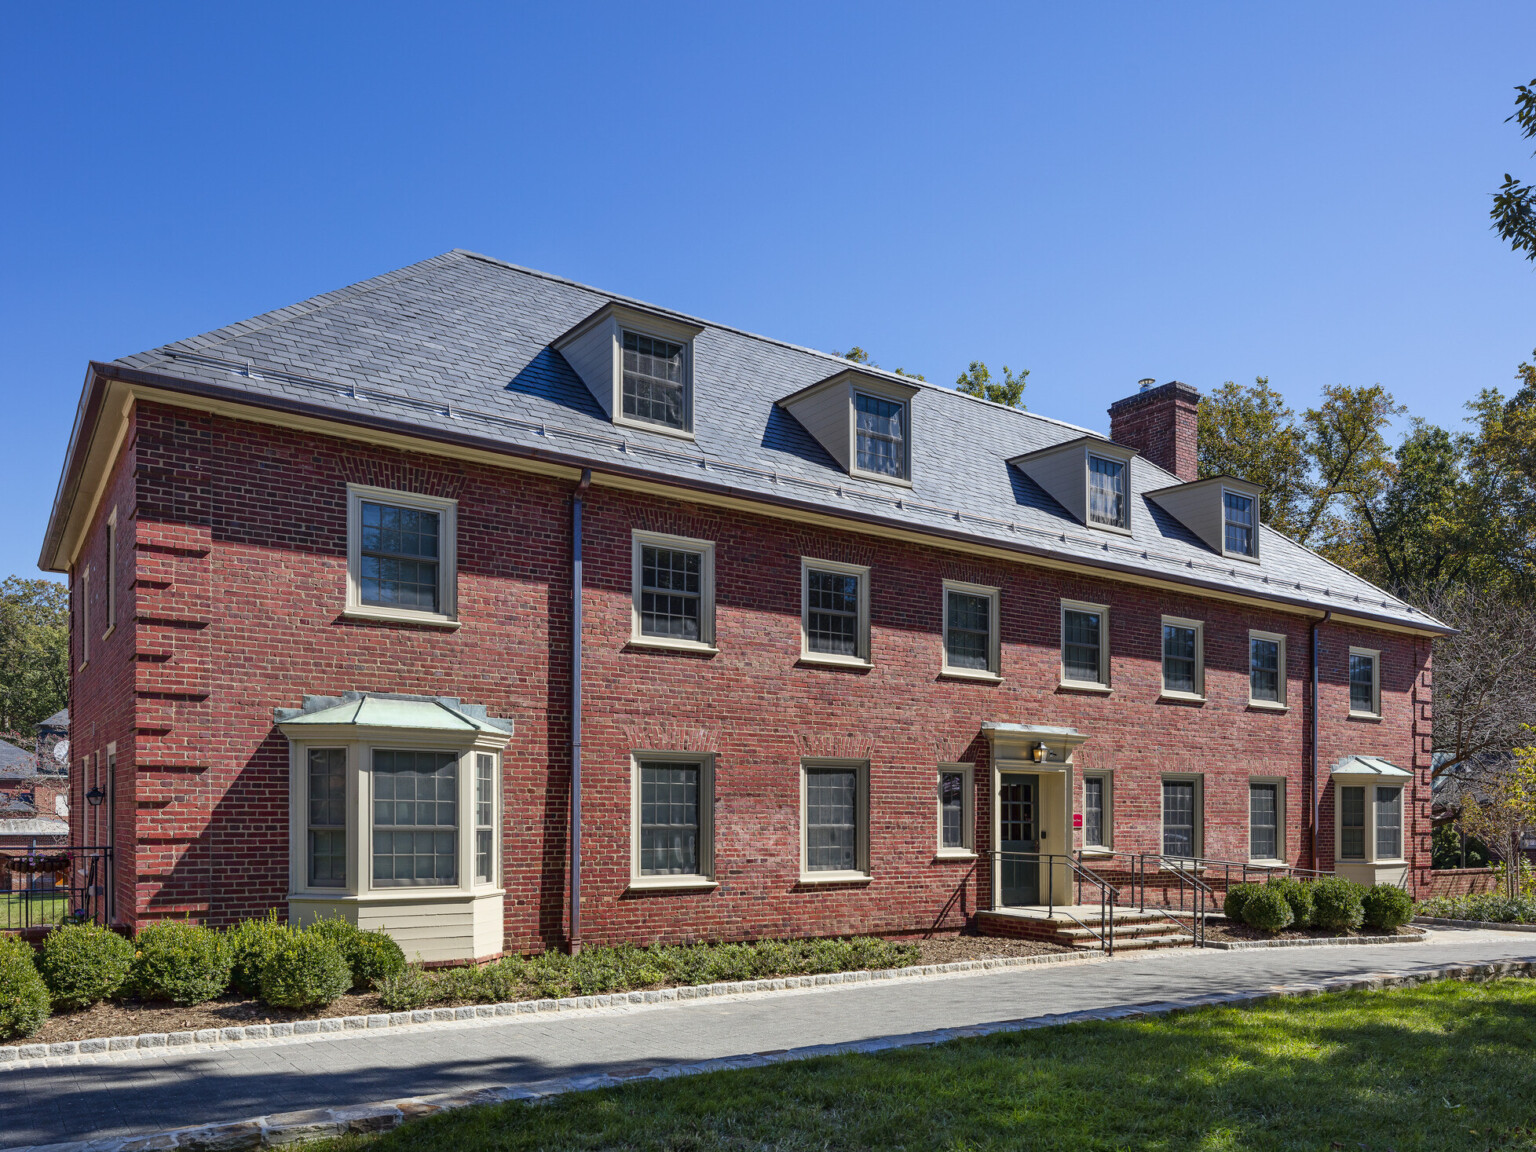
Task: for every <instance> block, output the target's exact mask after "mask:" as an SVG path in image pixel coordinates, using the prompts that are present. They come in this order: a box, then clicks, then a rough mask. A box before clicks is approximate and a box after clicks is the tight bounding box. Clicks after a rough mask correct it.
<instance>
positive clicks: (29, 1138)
mask: <svg viewBox="0 0 1536 1152" xmlns="http://www.w3.org/2000/svg"><path fill="white" fill-rule="evenodd" d="M1533 957H1536V941H1533V940H1532V938H1531V937H1530V936H1529V935H1523V934H1520V933H1512V932H1505V933H1501V932H1487V931H1457V930H1438V931H1435V932H1433V933H1432V935H1431V939H1430V941H1429V942H1428V943H1424V944H1406V945H1379V946H1374V947H1345V948H1277V949H1264V950H1254V951H1242V952H1217V951H1209V950H1201V951H1195V950H1189V949H1183V950H1178V951H1169V952H1160V953H1141V954H1130V955H1127V956H1124V957H1117V958H1115V959H1114V960H1110V961H1106V962H1102V963H1090V964H1081V965H1076V964H1073V965H1062V966H1056V967H1051V966H1044V967H1038V968H1014V969H1001V970H992V971H987V972H982V973H978V974H974V975H957V976H951V977H938V978H932V979H925V980H914V981H902V982H895V983H890V984H855V985H840V986H834V987H830V988H826V989H824V990H807V991H792V992H782V993H776V994H770V995H759V996H752V997H743V998H740V999H736V1000H715V999H711V1000H703V1001H681V1002H678V1003H676V1004H668V1005H659V1006H654V1007H652V1006H647V1007H641V1008H636V1009H633V1010H630V1011H617V1012H614V1011H607V1012H605V1011H597V1012H591V1013H575V1014H571V1015H565V1014H561V1015H558V1016H550V1015H542V1016H514V1017H507V1018H502V1019H496V1020H491V1021H469V1022H465V1023H464V1024H462V1025H446V1026H443V1027H427V1026H420V1027H416V1028H410V1029H404V1030H401V1031H398V1032H394V1031H391V1032H387V1033H383V1034H377V1035H371V1034H369V1033H367V1032H363V1033H358V1034H356V1035H352V1034H343V1035H345V1037H346V1038H344V1039H325V1040H315V1041H309V1042H304V1043H292V1044H284V1045H274V1046H271V1047H266V1046H235V1047H231V1048H229V1049H226V1050H222V1051H202V1052H189V1053H179V1054H178V1053H174V1052H171V1051H167V1052H165V1053H164V1054H163V1055H162V1054H158V1053H134V1054H132V1058H131V1059H127V1060H123V1061H118V1062H101V1063H94V1064H93V1063H79V1064H74V1065H65V1066H60V1067H31V1068H16V1069H13V1070H8V1071H0V1149H3V1148H13V1147H16V1146H19V1145H27V1144H44V1143H52V1142H59V1141H66V1140H80V1139H85V1138H95V1137H106V1136H124V1135H133V1134H138V1133H147V1132H155V1131H161V1130H163V1129H167V1128H176V1127H181V1126H185V1125H192V1124H203V1123H218V1122H226V1121H234V1120H242V1119H246V1118H249V1117H253V1116H258V1115H262V1114H267V1113H273V1112H288V1111H296V1110H299V1109H306V1108H320V1107H332V1106H338V1105H348V1104H365V1103H371V1102H374V1101H379V1100H388V1099H393V1098H399V1097H404V1096H414V1095H424V1094H429V1093H438V1092H454V1091H465V1090H470V1089H474V1088H481V1087H487V1086H492V1085H509V1084H519V1083H532V1082H535V1081H539V1080H546V1079H549V1078H551V1077H555V1076H572V1075H585V1074H597V1073H602V1072H607V1071H611V1070H614V1069H616V1068H620V1067H624V1066H632V1065H635V1064H640V1063H643V1064H651V1065H654V1064H669V1063H681V1062H687V1061H695V1060H704V1059H711V1058H716V1057H723V1056H735V1055H742V1054H746V1053H752V1052H764V1051H772V1050H777V1049H783V1048H793V1047H799V1046H804V1045H811V1044H840V1043H849V1042H854V1041H861V1040H871V1039H875V1038H877V1037H882V1036H899V1035H905V1034H910V1033H917V1032H926V1031H929V1030H932V1029H938V1028H954V1027H965V1026H969V1025H975V1024H982V1023H989V1022H995V1021H1002V1020H1017V1019H1027V1018H1030V1017H1038V1016H1045V1015H1050V1014H1055V1013H1062V1012H1075V1011H1082V1010H1086V1009H1102V1008H1111V1007H1116V1006H1125V1005H1136V1004H1150V1003H1155V1002H1158V1001H1164V1000H1175V999H1181V998H1185V997H1189V996H1199V995H1206V994H1216V993H1237V992H1252V991H1261V990H1263V989H1265V988H1268V987H1271V986H1273V985H1276V984H1285V983H1298V982H1308V981H1317V980H1324V979H1328V978H1330V977H1334V976H1342V975H1363V974H1366V973H1370V972H1377V971H1382V970H1386V969H1397V970H1412V969H1414V968H1419V967H1423V968H1429V967H1435V966H1440V965H1445V964H1458V963H1480V962H1486V961H1491V960H1505V959H1526V958H1533Z"/></svg>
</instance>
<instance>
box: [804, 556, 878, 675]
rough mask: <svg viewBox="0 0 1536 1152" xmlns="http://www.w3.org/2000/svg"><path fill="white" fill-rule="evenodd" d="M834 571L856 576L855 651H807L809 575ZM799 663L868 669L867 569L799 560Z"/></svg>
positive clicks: (808, 643)
mask: <svg viewBox="0 0 1536 1152" xmlns="http://www.w3.org/2000/svg"><path fill="white" fill-rule="evenodd" d="M812 571H816V572H834V573H839V574H841V575H844V576H857V577H858V580H859V594H858V619H857V621H856V622H855V632H854V644H855V647H856V652H855V654H854V655H852V656H845V655H843V654H841V653H838V652H813V651H811V572H812ZM800 662H801V663H802V664H830V665H835V666H838V667H843V668H871V667H873V666H874V665H873V663H872V661H871V659H870V645H869V567H868V566H867V565H864V564H843V563H840V562H838V561H836V560H817V559H814V558H812V557H809V556H802V557H801V558H800Z"/></svg>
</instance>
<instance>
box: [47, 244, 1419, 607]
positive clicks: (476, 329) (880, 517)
mask: <svg viewBox="0 0 1536 1152" xmlns="http://www.w3.org/2000/svg"><path fill="white" fill-rule="evenodd" d="M614 300H617V301H621V302H624V303H632V304H638V305H640V306H642V307H646V308H652V309H654V310H656V311H658V312H662V313H665V314H668V315H672V316H677V317H678V318H679V319H682V320H685V321H689V322H692V323H696V324H700V325H702V326H703V330H702V331H701V332H700V333H699V335H698V336H697V337H696V339H695V342H694V358H693V365H694V367H693V374H694V380H693V383H694V405H693V418H694V435H695V441H694V442H688V441H685V440H679V439H677V438H675V437H670V436H665V435H662V434H660V433H651V432H647V431H643V430H636V429H631V428H628V427H624V428H620V427H616V426H615V425H614V424H612V423H611V422H609V421H608V420H606V419H605V418H604V417H603V415H602V411H601V409H599V407H598V405H597V403H596V401H595V400H594V399H593V397H592V395H591V394H590V393H589V392H588V391H587V389H586V388H585V387H584V386H583V384H582V382H581V381H580V379H579V378H578V377H577V376H576V374H575V373H574V372H573V371H572V370H571V368H570V366H569V365H568V364H567V363H566V361H565V359H564V358H563V357H562V356H561V355H560V354H559V353H558V352H556V351H555V350H554V349H553V348H552V347H551V346H550V343H551V341H552V340H554V339H555V338H556V337H558V336H560V335H561V334H562V333H564V332H566V331H567V330H569V329H570V328H571V327H572V326H574V325H575V324H576V323H578V322H579V321H580V320H582V319H583V318H585V317H586V316H588V315H590V314H591V313H592V312H594V311H595V310H597V309H598V308H599V307H601V306H602V305H603V304H605V303H608V302H609V301H614ZM848 367H849V364H848V362H847V361H845V360H842V359H840V358H838V357H834V356H831V355H829V354H827V353H823V352H817V351H813V350H811V349H806V348H800V347H796V346H794V345H791V344H786V343H784V342H782V341H778V340H773V339H769V338H766V337H762V336H755V335H752V334H750V333H746V332H743V331H740V330H738V329H735V328H731V327H728V326H725V325H721V324H714V323H709V322H707V321H703V320H698V319H696V318H693V317H685V316H682V315H681V314H679V313H676V312H672V311H671V310H669V309H665V308H658V307H657V306H656V305H651V304H643V303H642V302H639V301H632V300H628V299H626V298H624V297H619V296H615V295H613V294H611V293H607V292H602V291H600V290H598V289H595V288H590V287H587V286H584V285H581V284H576V283H573V282H571V281H568V280H564V279H561V278H559V277H556V276H551V275H548V274H546V273H542V272H536V271H532V270H530V269H525V268H519V267H516V266H513V265H509V264H504V263H502V262H500V261H497V260H493V259H491V258H489V257H485V256H480V255H477V254H475V253H471V252H464V251H453V252H448V253H445V254H443V255H441V256H436V257H433V258H432V259H429V260H424V261H422V262H421V263H419V264H412V265H410V266H408V267H405V268H401V269H399V270H397V271H394V272H390V273H387V274H386V275H383V276H379V277H376V278H374V279H372V280H366V281H363V282H362V283H360V284H355V285H352V286H351V287H348V288H343V289H340V290H339V291H335V292H329V293H326V294H324V295H321V296H316V297H314V298H312V299H310V300H305V301H303V302H301V303H298V304H294V305H291V306H290V307H287V308H281V309H278V310H277V311H275V312H269V313H266V314H265V315H262V316H257V317H254V318H252V319H250V320H245V321H241V322H240V323H238V324H232V325H230V326H228V327H226V328H221V329H218V330H217V331H213V332H208V333H205V334H203V335H201V336H194V337H191V338H189V339H186V340H179V341H176V342H175V343H172V344H167V345H165V346H163V347H161V348H156V349H153V350H151V351H149V352H144V353H141V354H139V355H135V356H128V357H124V358H123V359H121V360H119V361H116V362H115V364H114V365H97V366H95V368H96V370H97V371H98V372H105V373H107V374H109V375H110V374H119V375H122V376H123V378H127V379H134V380H139V381H141V382H148V383H155V382H157V381H160V380H174V381H182V382H188V383H189V384H190V385H191V386H193V387H195V388H196V389H197V390H198V391H200V392H202V393H204V394H211V395H216V396H222V397H226V398H229V399H237V400H245V401H247V402H254V403H259V404H267V405H276V406H280V407H285V408H288V409H290V410H297V411H302V412H306V413H310V414H314V413H316V412H318V413H320V414H322V415H326V416H329V417H333V418H337V419H343V420H348V421H352V422H356V423H362V424H366V425H370V426H374V427H385V428H391V429H394V430H397V431H405V432H411V433H414V434H416V435H423V436H430V437H439V438H444V439H451V440H455V441H458V442H461V443H469V444H479V445H483V446H486V447H490V448H493V449H496V450H501V451H512V452H517V453H521V454H528V455H538V456H542V457H544V458H548V459H555V460H559V461H562V462H566V463H573V464H577V465H585V466H590V467H593V468H594V469H600V470H606V471H610V472H623V473H627V474H630V475H638V476H642V477H650V478H655V479H659V480H663V481H667V482H670V483H673V484H678V485H684V486H695V487H705V488H711V489H716V490H723V491H727V492H730V493H732V494H734V495H738V496H747V497H750V498H753V499H758V500H766V501H770V502H775V503H780V504H789V505H792V506H797V507H803V508H809V509H817V510H822V511H826V512H830V513H832V514H835V515H838V516H843V517H853V518H857V519H860V520H868V521H877V522H880V523H883V524H887V525H892V526H898V527H904V528H907V529H916V530H920V531H923V532H927V533H932V534H937V535H943V536H948V537H955V538H961V539H964V540H967V541H972V542H984V543H990V544H993V545H997V546H1001V547H1003V548H1006V549H1010V550H1014V551H1020V552H1026V553H1033V554H1037V555H1043V556H1050V557H1057V558H1061V559H1066V560H1071V561H1075V562H1078V563H1082V564H1087V565H1090V566H1094V567H1102V568H1109V569H1114V570H1118V571H1123V572H1132V573H1139V574H1145V575H1150V576H1157V577H1161V578H1164V579H1167V580H1172V581H1176V582H1180V583H1185V584H1192V585H1196V586H1199V587H1204V588H1214V589H1222V590H1227V591H1232V592H1237V593H1242V594H1246V595H1250V596H1258V597H1263V598H1266V599H1271V600H1279V601H1283V602H1288V603H1292V604H1304V605H1308V606H1314V607H1321V608H1329V609H1333V610H1335V611H1339V612H1347V613H1349V614H1350V615H1352V616H1356V617H1363V618H1368V619H1376V620H1381V621H1390V622H1395V623H1400V624H1407V625H1410V626H1413V627H1416V628H1421V629H1427V630H1431V631H1447V630H1448V629H1446V628H1445V626H1444V625H1442V624H1440V623H1439V622H1438V621H1435V620H1434V619H1433V618H1431V617H1428V616H1426V615H1425V614H1424V613H1422V612H1419V611H1418V610H1416V609H1414V608H1412V607H1411V606H1409V605H1408V604H1406V603H1404V602H1403V601H1401V600H1398V599H1396V598H1394V597H1391V596H1388V595H1387V594H1386V593H1385V592H1383V591H1381V590H1380V589H1378V588H1376V587H1374V586H1372V585H1371V584H1369V583H1368V582H1366V581H1364V580H1362V579H1360V578H1359V577H1357V576H1354V575H1352V574H1351V573H1349V572H1346V571H1345V570H1343V569H1341V568H1339V567H1337V566H1335V565H1333V564H1331V563H1329V562H1328V561H1326V560H1324V559H1322V558H1321V557H1319V556H1317V555H1316V554H1314V553H1312V552H1309V551H1308V550H1307V549H1305V548H1302V547H1300V546H1299V545H1297V544H1295V543H1294V542H1292V541H1291V540H1289V539H1287V538H1286V537H1284V536H1282V535H1280V534H1279V533H1277V532H1274V531H1273V530H1271V529H1268V528H1265V529H1263V535H1262V538H1261V545H1260V552H1261V555H1262V558H1263V563H1262V564H1260V565H1252V564H1247V563H1243V562H1233V561H1224V560H1223V559H1222V558H1221V557H1220V556H1218V555H1216V554H1215V553H1213V552H1212V551H1211V549H1210V548H1208V547H1207V546H1206V545H1205V544H1204V543H1203V542H1202V541H1201V540H1199V539H1198V538H1197V537H1196V536H1195V535H1194V534H1193V533H1192V532H1190V531H1188V530H1187V529H1186V528H1184V526H1183V525H1181V524H1180V523H1179V522H1178V521H1176V520H1175V519H1173V517H1171V516H1169V515H1168V514H1167V513H1166V512H1164V511H1163V510H1162V509H1160V508H1158V507H1157V506H1156V505H1155V504H1153V503H1152V502H1151V501H1149V500H1147V499H1146V498H1145V494H1146V493H1147V492H1149V491H1152V490H1154V489H1158V488H1164V487H1167V486H1168V485H1170V484H1173V483H1177V477H1175V476H1172V475H1171V474H1169V473H1167V472H1165V471H1163V470H1162V469H1160V468H1157V467H1156V466H1154V465H1153V464H1151V462H1150V461H1147V460H1144V459H1140V460H1138V461H1137V462H1136V464H1135V466H1134V467H1133V468H1132V475H1133V480H1132V496H1133V499H1132V501H1131V529H1132V537H1131V538H1130V539H1126V538H1124V537H1110V536H1107V535H1106V534H1104V533H1099V532H1094V531H1092V530H1090V529H1088V528H1085V527H1083V526H1082V525H1080V524H1078V523H1077V521H1075V520H1074V519H1072V517H1071V516H1069V515H1068V514H1067V513H1066V512H1065V510H1064V509H1062V508H1061V507H1060V505H1058V504H1057V503H1056V502H1055V501H1054V500H1053V499H1052V498H1051V497H1050V496H1048V495H1046V493H1045V492H1044V491H1043V490H1042V489H1040V488H1039V487H1038V486H1037V485H1035V483H1034V482H1033V481H1031V480H1030V479H1029V478H1028V477H1026V476H1025V475H1024V474H1023V473H1022V472H1020V471H1019V470H1018V469H1016V468H1012V467H1010V466H1009V465H1008V464H1007V462H1006V461H1007V460H1008V459H1009V458H1010V457H1014V456H1019V455H1021V454H1023V453H1027V452H1031V451H1035V450H1037V449H1040V448H1044V447H1047V446H1048V445H1051V444H1055V443H1059V442H1062V441H1065V440H1071V439H1075V438H1077V437H1079V436H1081V435H1082V434H1083V433H1084V432H1085V431H1087V430H1085V429H1082V428H1078V427H1075V426H1073V425H1069V424H1065V423H1062V422H1060V421H1056V420H1052V419H1049V418H1047V417H1043V416H1040V415H1037V414H1035V413H1024V412H1019V411H1017V410H1014V409H1008V408H1004V407H1002V406H1001V405H997V404H992V403H989V402H987V401H984V400H977V399H974V398H972V397H969V396H965V395H962V394H961V393H958V392H955V391H953V390H952V389H949V388H944V387H940V386H937V385H920V386H919V392H918V394H917V395H916V396H915V397H914V398H913V400H912V408H913V411H912V425H913V432H912V482H913V487H912V489H910V490H905V489H900V488H895V487H892V486H890V485H886V484H881V483H879V482H878V481H869V480H861V479H855V478H853V477H850V476H848V475H847V474H846V473H845V472H843V471H841V470H840V469H839V468H838V467H837V465H836V464H835V463H834V462H833V460H832V459H831V457H830V456H829V455H828V454H827V452H826V451H825V450H824V449H823V448H822V447H821V445H820V444H818V443H817V442H816V440H815V439H813V438H812V437H811V435H810V434H809V433H808V432H807V431H806V430H805V429H804V428H803V427H801V426H800V424H799V423H798V422H797V421H796V420H795V419H794V417H792V416H791V415H789V414H788V413H787V412H785V411H784V410H783V409H781V408H778V407H776V406H775V403H774V402H775V401H777V400H779V399H781V398H783V397H785V396H788V395H789V394H791V393H793V392H796V391H799V390H800V389H802V388H805V387H807V386H808V385H811V384H814V383H816V382H817V381H818V380H821V379H824V378H825V377H827V376H830V375H831V374H833V373H834V372H837V371H840V370H844V369H846V368H848ZM892 378H893V379H899V380H901V382H903V383H907V384H912V383H915V381H913V380H912V379H911V378H910V377H892ZM178 386H181V385H178ZM1033 398H1034V399H1037V400H1041V401H1042V402H1044V403H1047V404H1048V402H1049V398H1048V396H1042V395H1041V394H1040V393H1039V392H1038V391H1037V392H1036V393H1034V394H1033ZM84 410H85V409H84V405H82V411H84ZM80 435H81V432H80V430H79V429H78V427H77V431H76V444H78V442H79V437H80ZM74 449H75V445H72V452H73V451H74ZM62 491H63V488H62V487H61V492H62ZM61 506H62V505H60V504H56V506H55V511H54V517H55V520H54V523H53V524H50V529H49V536H50V540H52V539H55V538H56V534H57V532H58V531H59V530H60V529H59V526H58V520H59V517H60V516H61V515H63V513H61V511H60V508H61ZM46 555H47V553H45V556H46Z"/></svg>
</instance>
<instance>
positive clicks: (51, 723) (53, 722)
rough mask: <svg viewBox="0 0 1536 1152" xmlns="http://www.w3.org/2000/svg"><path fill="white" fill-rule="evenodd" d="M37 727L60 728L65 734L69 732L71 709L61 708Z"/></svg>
mask: <svg viewBox="0 0 1536 1152" xmlns="http://www.w3.org/2000/svg"><path fill="white" fill-rule="evenodd" d="M37 726H38V727H39V728H58V729H60V730H62V731H65V732H67V731H69V709H68V708H60V709H59V710H58V711H57V712H55V713H54V714H53V715H52V716H50V717H48V719H46V720H41V721H39V722H38V725H37Z"/></svg>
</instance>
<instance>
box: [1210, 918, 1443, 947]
mask: <svg viewBox="0 0 1536 1152" xmlns="http://www.w3.org/2000/svg"><path fill="white" fill-rule="evenodd" d="M1422 935H1424V932H1423V929H1420V928H1410V927H1408V926H1407V925H1406V924H1405V925H1403V926H1402V927H1401V928H1398V929H1395V930H1393V931H1387V930H1385V929H1382V928H1362V929H1360V931H1358V932H1333V931H1330V930H1329V929H1327V928H1287V929H1286V930H1285V931H1284V932H1274V933H1270V932H1260V931H1259V930H1258V929H1257V928H1250V927H1249V926H1248V925H1246V924H1227V923H1223V922H1222V921H1220V920H1207V921H1206V923H1205V936H1206V939H1207V940H1221V941H1223V942H1229V943H1237V942H1239V941H1248V940H1345V939H1348V938H1350V937H1355V936H1422Z"/></svg>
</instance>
